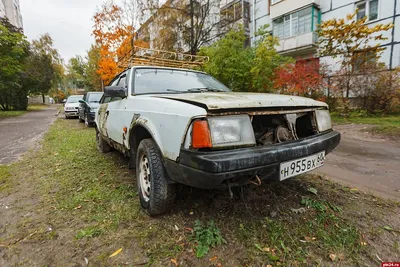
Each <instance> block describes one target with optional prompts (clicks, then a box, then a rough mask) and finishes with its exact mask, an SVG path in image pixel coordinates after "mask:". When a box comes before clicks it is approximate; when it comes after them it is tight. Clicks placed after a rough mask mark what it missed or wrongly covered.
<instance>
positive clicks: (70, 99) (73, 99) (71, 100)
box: [67, 95, 83, 103]
mask: <svg viewBox="0 0 400 267" xmlns="http://www.w3.org/2000/svg"><path fill="white" fill-rule="evenodd" d="M82 98H83V96H81V95H74V96H70V97H68V99H67V103H78V102H79V100H81V99H82Z"/></svg>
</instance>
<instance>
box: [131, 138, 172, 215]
mask: <svg viewBox="0 0 400 267" xmlns="http://www.w3.org/2000/svg"><path fill="white" fill-rule="evenodd" d="M167 177H168V176H167V173H166V171H165V169H164V165H163V162H162V158H161V153H160V151H159V149H158V147H157V145H156V143H155V142H154V141H153V140H152V139H144V140H142V141H141V142H140V144H139V147H138V150H137V157H136V180H137V186H138V192H139V197H140V204H141V205H142V207H143V208H144V209H145V210H146V212H147V213H148V214H149V215H152V216H153V215H159V214H162V213H165V212H167V211H169V210H170V208H171V206H172V203H173V202H174V199H175V185H174V184H171V183H169V182H168V178H167Z"/></svg>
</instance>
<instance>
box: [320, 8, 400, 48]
mask: <svg viewBox="0 0 400 267" xmlns="http://www.w3.org/2000/svg"><path fill="white" fill-rule="evenodd" d="M356 15H357V11H356V12H354V13H352V14H348V15H347V16H346V17H345V19H344V18H340V19H336V18H333V19H330V20H327V21H324V22H322V23H321V24H320V28H319V30H318V35H319V38H320V40H319V44H320V56H335V55H340V54H344V55H351V54H352V53H354V52H356V51H359V50H368V49H370V48H375V47H377V46H379V45H380V44H379V43H378V44H377V45H371V43H377V42H378V41H382V40H386V39H387V38H386V37H384V35H383V33H382V32H383V31H387V30H389V29H391V28H392V27H393V25H391V23H389V24H378V25H375V26H373V27H370V26H369V25H366V24H365V22H366V21H367V19H368V18H367V17H364V18H362V19H360V20H355V17H356Z"/></svg>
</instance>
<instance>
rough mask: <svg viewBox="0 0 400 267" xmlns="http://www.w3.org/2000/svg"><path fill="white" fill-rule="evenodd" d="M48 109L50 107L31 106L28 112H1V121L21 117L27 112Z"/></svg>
mask: <svg viewBox="0 0 400 267" xmlns="http://www.w3.org/2000/svg"><path fill="white" fill-rule="evenodd" d="M47 107H48V106H47V105H29V106H28V110H8V111H3V110H0V119H1V118H12V117H17V116H21V115H24V114H26V113H27V112H30V111H37V110H42V109H45V108H47Z"/></svg>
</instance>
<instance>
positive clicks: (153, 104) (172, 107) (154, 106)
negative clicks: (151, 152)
mask: <svg viewBox="0 0 400 267" xmlns="http://www.w3.org/2000/svg"><path fill="white" fill-rule="evenodd" d="M129 107H132V109H131V110H130V108H129ZM127 112H128V113H132V120H131V123H130V125H129V127H127V128H128V129H127V130H128V131H127V133H126V136H125V138H124V146H125V147H126V148H128V149H130V143H129V140H130V138H131V133H134V130H135V127H137V126H139V125H140V126H142V127H143V128H145V129H146V130H147V131H148V132H149V134H150V135H151V136H152V138H153V139H154V141H155V142H156V143H157V145H158V147H159V148H160V152H161V154H162V155H163V157H164V158H168V159H171V160H173V161H176V159H177V158H178V157H179V152H180V149H181V147H182V144H183V142H184V140H185V137H186V132H187V129H188V127H189V125H190V123H191V121H192V120H193V118H195V117H198V116H206V114H207V112H206V110H205V109H203V108H201V107H198V106H195V105H192V104H188V103H183V102H180V101H176V100H170V99H162V98H156V97H152V96H135V97H132V98H130V99H129V100H128V103H127Z"/></svg>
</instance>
